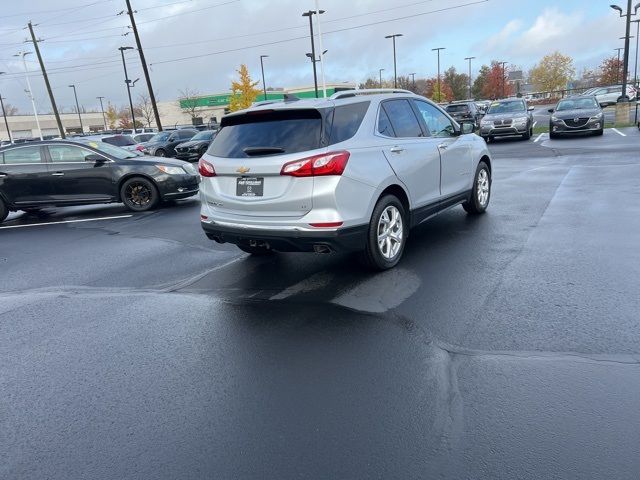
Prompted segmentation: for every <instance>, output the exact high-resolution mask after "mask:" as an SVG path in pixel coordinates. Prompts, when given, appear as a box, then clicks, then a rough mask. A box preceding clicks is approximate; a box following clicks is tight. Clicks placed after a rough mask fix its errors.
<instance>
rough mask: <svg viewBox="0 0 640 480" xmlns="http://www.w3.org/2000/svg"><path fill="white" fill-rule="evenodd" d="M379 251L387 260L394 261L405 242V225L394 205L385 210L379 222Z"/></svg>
mask: <svg viewBox="0 0 640 480" xmlns="http://www.w3.org/2000/svg"><path fill="white" fill-rule="evenodd" d="M377 234H378V249H379V250H380V254H381V255H382V256H383V257H384V258H386V259H387V260H393V259H394V258H395V257H396V256H397V255H398V252H399V251H400V249H401V248H402V242H403V225H402V215H401V214H400V211H399V210H398V209H397V208H396V207H395V206H393V205H389V206H388V207H387V208H385V209H384V211H383V212H382V215H380V219H379V220H378V230H377Z"/></svg>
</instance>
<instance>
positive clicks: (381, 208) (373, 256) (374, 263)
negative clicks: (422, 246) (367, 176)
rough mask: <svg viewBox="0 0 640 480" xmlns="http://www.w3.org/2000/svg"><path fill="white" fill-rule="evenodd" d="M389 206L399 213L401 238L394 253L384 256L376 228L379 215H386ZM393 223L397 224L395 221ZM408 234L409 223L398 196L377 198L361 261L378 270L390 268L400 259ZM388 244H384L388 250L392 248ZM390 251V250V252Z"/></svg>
mask: <svg viewBox="0 0 640 480" xmlns="http://www.w3.org/2000/svg"><path fill="white" fill-rule="evenodd" d="M390 207H394V208H395V209H396V210H397V212H398V214H399V218H400V220H401V222H400V225H399V226H400V229H401V232H400V239H401V240H400V245H399V248H398V249H397V251H396V253H395V255H393V256H391V257H386V256H385V255H384V254H383V252H382V251H381V247H380V246H379V245H378V235H379V231H378V230H379V228H380V226H381V225H380V222H381V217H382V216H383V214H386V215H387V216H388V213H389V212H388V210H387V209H389V208H390ZM385 212H387V213H385ZM395 225H396V226H397V221H396V223H395ZM395 233H397V232H395ZM408 236H409V224H408V222H407V215H406V212H405V209H404V206H403V205H402V202H400V200H398V198H397V197H395V196H394V195H385V196H384V197H382V198H381V199H380V200H378V203H377V204H376V206H375V208H374V209H373V213H372V215H371V220H370V221H369V230H368V232H367V241H366V244H365V249H364V251H363V252H362V257H361V259H362V263H364V265H365V266H367V267H368V268H371V269H373V270H379V271H383V270H388V269H390V268H393V267H395V266H396V265H397V264H398V262H399V261H400V259H401V258H402V254H403V252H404V247H405V245H406V244H407V237H408ZM390 245H391V243H390V241H389V242H387V243H386V244H385V246H386V248H387V251H389V249H390V248H392V247H391V246H390ZM391 253H392V252H390V254H391Z"/></svg>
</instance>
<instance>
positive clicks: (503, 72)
mask: <svg viewBox="0 0 640 480" xmlns="http://www.w3.org/2000/svg"><path fill="white" fill-rule="evenodd" d="M508 63H509V62H498V65H502V98H505V97H506V96H507V93H506V83H507V74H506V72H505V68H504V67H505V65H507V64H508Z"/></svg>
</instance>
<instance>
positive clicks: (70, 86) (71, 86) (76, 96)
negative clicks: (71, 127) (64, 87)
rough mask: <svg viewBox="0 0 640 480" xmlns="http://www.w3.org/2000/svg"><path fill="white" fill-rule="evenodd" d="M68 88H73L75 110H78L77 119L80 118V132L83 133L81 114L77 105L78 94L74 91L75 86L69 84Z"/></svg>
mask: <svg viewBox="0 0 640 480" xmlns="http://www.w3.org/2000/svg"><path fill="white" fill-rule="evenodd" d="M69 88H73V96H74V97H75V98H76V111H77V112H78V120H80V133H84V127H83V126H82V115H80V105H78V94H77V93H76V86H75V85H69Z"/></svg>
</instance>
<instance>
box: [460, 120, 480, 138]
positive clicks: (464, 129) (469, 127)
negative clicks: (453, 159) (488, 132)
mask: <svg viewBox="0 0 640 480" xmlns="http://www.w3.org/2000/svg"><path fill="white" fill-rule="evenodd" d="M460 131H461V134H462V135H467V134H469V133H473V132H475V131H476V126H475V124H474V123H463V124H461V125H460Z"/></svg>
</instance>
